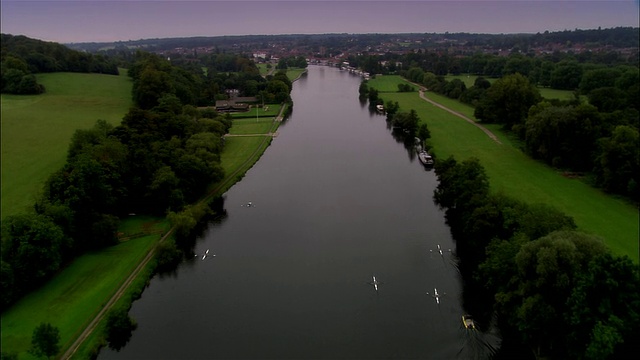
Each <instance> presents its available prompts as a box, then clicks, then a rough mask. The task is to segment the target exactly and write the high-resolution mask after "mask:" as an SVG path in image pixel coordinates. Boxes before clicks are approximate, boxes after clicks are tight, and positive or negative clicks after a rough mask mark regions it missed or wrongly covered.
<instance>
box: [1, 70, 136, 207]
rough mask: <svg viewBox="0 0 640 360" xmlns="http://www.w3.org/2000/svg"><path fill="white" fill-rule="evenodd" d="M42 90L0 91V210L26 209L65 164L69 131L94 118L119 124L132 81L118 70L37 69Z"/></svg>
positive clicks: (89, 123)
mask: <svg viewBox="0 0 640 360" xmlns="http://www.w3.org/2000/svg"><path fill="white" fill-rule="evenodd" d="M37 79H38V82H40V83H42V84H43V85H44V86H45V87H46V93H44V94H41V95H20V96H19V95H7V94H2V96H1V97H0V100H1V108H2V115H1V120H2V190H1V191H2V199H1V201H2V203H1V208H0V210H1V212H2V213H1V216H2V217H3V218H4V217H5V216H7V215H14V214H17V213H22V212H24V210H25V209H27V208H29V207H31V206H32V205H33V203H34V200H35V198H36V195H37V194H38V193H39V191H40V190H41V189H42V185H43V183H44V181H45V180H46V179H47V177H48V176H49V175H51V174H52V173H53V172H54V171H56V170H58V169H59V168H61V167H62V165H64V162H65V158H66V156H67V149H68V147H69V141H70V139H71V136H72V135H73V133H74V132H75V131H76V130H77V129H88V128H91V127H93V125H94V124H95V123H96V121H97V120H98V119H104V120H106V121H107V122H109V123H110V124H113V125H117V124H120V121H121V120H122V117H123V116H124V115H125V114H126V112H127V111H128V110H129V107H130V106H131V86H132V82H131V80H130V79H129V77H128V76H127V75H126V70H124V69H120V75H119V76H114V75H101V74H79V73H50V74H38V75H37Z"/></svg>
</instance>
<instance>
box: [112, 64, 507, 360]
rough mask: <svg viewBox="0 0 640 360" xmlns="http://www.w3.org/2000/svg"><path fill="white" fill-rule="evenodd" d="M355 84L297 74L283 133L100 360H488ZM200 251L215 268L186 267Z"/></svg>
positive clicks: (420, 209) (413, 163)
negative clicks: (121, 341) (121, 342)
mask: <svg viewBox="0 0 640 360" xmlns="http://www.w3.org/2000/svg"><path fill="white" fill-rule="evenodd" d="M359 84H360V78H359V77H357V76H355V75H352V74H349V73H347V72H344V71H340V70H338V69H335V68H322V67H317V66H310V69H309V73H308V75H307V76H305V77H302V78H301V79H300V80H298V81H297V82H296V83H295V85H294V90H293V92H292V97H293V100H294V102H295V109H294V111H293V112H292V114H291V116H290V118H289V120H288V121H287V123H286V126H283V127H281V128H280V130H279V133H280V135H279V136H278V137H277V138H276V139H274V141H273V143H272V144H271V146H270V147H269V148H268V149H267V151H266V153H265V154H264V155H263V157H262V158H261V160H260V161H259V162H258V163H257V164H256V165H255V166H254V167H253V168H252V169H250V170H249V171H248V172H247V174H246V176H245V177H244V178H243V179H242V181H241V182H240V183H238V184H236V185H235V186H234V187H233V188H231V189H230V190H229V191H228V192H227V193H226V194H225V195H224V197H223V199H224V201H223V202H220V203H219V205H220V206H222V207H223V209H224V210H223V211H222V209H219V210H220V211H221V212H220V213H224V214H225V215H224V216H222V217H220V218H217V219H214V220H213V221H210V222H209V223H207V226H206V228H205V229H204V230H203V232H202V233H201V235H200V236H198V237H197V238H196V239H195V241H194V242H193V243H192V244H191V248H190V250H189V251H190V253H189V254H190V255H189V256H187V257H188V258H189V259H188V260H187V261H184V262H183V263H182V264H180V266H179V267H178V268H177V269H176V271H175V272H173V273H170V274H166V275H163V276H156V277H155V278H154V279H153V280H152V281H151V283H150V285H149V287H148V288H147V289H146V290H145V292H144V294H143V296H142V298H141V299H140V300H138V301H136V302H135V303H134V305H133V307H132V309H131V311H130V314H131V316H132V317H133V318H135V319H136V321H137V322H138V329H137V330H136V331H135V332H134V334H133V337H132V338H131V341H130V343H129V344H128V345H127V346H126V347H125V348H123V349H122V350H121V351H120V352H115V351H112V350H109V349H105V350H103V351H102V352H101V354H100V356H99V358H100V359H184V358H189V359H215V358H224V359H267V358H272V359H282V358H296V359H306V358H323V359H337V358H342V359H354V358H357V359H369V358H401V359H407V358H430V359H452V358H485V357H487V356H488V354H490V353H491V352H492V349H493V347H492V346H491V345H490V344H496V341H495V339H494V337H493V336H492V335H487V334H486V333H483V332H482V331H481V330H480V329H486V327H484V326H479V330H477V331H474V332H470V331H469V330H467V329H465V328H463V326H462V322H461V316H462V314H464V313H467V312H468V311H465V309H466V306H465V307H463V306H462V304H463V298H464V296H463V295H464V293H463V289H462V285H461V277H460V274H459V271H458V264H457V260H456V256H455V252H454V251H453V250H452V251H448V250H449V249H455V244H454V243H453V241H452V239H451V234H450V231H449V228H448V227H447V225H446V223H445V219H444V215H443V213H442V211H441V210H440V209H439V208H438V207H437V206H435V205H434V204H433V200H432V196H433V190H434V189H435V186H436V184H437V179H436V177H435V174H434V173H433V171H425V168H424V167H423V166H422V165H421V163H420V162H419V161H418V160H417V159H416V158H415V151H414V150H413V148H409V149H408V148H407V147H406V141H405V140H402V141H399V140H398V139H399V138H398V137H394V136H393V135H392V134H391V132H390V129H388V128H387V122H386V121H385V116H384V115H380V114H377V113H371V112H370V111H369V109H368V108H367V107H363V106H362V104H361V103H360V102H359V100H358V86H359ZM249 202H251V203H252V204H253V205H255V206H245V205H246V204H248V203H249ZM438 246H440V247H441V249H443V252H442V254H441V253H440V251H437V249H438ZM206 250H210V251H211V252H213V253H214V254H215V255H216V256H215V258H213V259H207V260H202V259H200V258H199V257H197V256H196V255H198V254H199V255H200V256H202V255H203V254H204V253H205V252H206ZM208 260H212V261H208ZM373 276H375V277H376V280H377V281H378V282H379V283H378V290H377V291H376V290H375V288H374V287H373V286H372V285H371V284H370V283H371V282H372V277H373ZM434 289H437V291H438V293H439V294H442V295H441V296H440V298H439V303H438V302H436V301H435V300H434V298H433V297H432V296H430V294H428V293H431V292H432V291H433V290H434ZM474 315H475V314H474ZM479 319H480V321H484V319H483V318H482V317H480V318H479ZM494 346H495V345H494Z"/></svg>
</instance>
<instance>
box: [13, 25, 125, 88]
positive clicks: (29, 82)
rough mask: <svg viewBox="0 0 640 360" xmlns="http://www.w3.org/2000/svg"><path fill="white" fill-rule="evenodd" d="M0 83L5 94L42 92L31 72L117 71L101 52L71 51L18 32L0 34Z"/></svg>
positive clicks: (114, 72)
mask: <svg viewBox="0 0 640 360" xmlns="http://www.w3.org/2000/svg"><path fill="white" fill-rule="evenodd" d="M0 43H1V58H0V61H1V63H2V74H1V75H0V78H1V81H2V83H1V84H0V91H1V92H2V93H8V94H20V95H24V94H41V93H43V92H44V91H45V89H44V86H42V84H38V82H37V81H36V78H35V76H34V75H33V74H37V73H47V72H84V73H100V74H112V75H117V74H118V67H117V65H116V62H115V61H114V60H112V59H111V58H109V57H106V56H104V55H93V54H89V53H85V52H80V51H76V50H71V49H69V48H67V47H65V46H64V45H61V44H58V43H53V42H45V41H41V40H37V39H31V38H28V37H26V36H22V35H17V36H14V35H9V34H1V35H0Z"/></svg>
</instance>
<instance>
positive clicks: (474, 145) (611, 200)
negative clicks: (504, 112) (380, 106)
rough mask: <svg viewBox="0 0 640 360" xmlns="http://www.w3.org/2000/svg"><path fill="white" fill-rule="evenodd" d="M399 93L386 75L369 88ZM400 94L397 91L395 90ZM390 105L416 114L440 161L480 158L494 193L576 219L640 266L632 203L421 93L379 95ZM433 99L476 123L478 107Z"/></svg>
mask: <svg viewBox="0 0 640 360" xmlns="http://www.w3.org/2000/svg"><path fill="white" fill-rule="evenodd" d="M379 81H381V84H382V86H381V89H383V88H384V89H394V88H395V89H397V86H395V87H394V86H391V85H390V84H391V83H392V82H393V81H396V82H398V81H403V80H402V79H401V78H400V77H398V76H382V77H377V78H376V79H373V80H370V82H369V85H370V86H372V87H375V88H378V82H379ZM393 91H397V90H393ZM380 96H381V97H382V98H383V99H384V100H385V102H386V101H388V100H392V101H397V102H398V103H399V104H400V107H401V110H403V111H409V110H410V109H415V110H416V111H417V112H418V116H419V117H420V119H421V121H426V123H427V124H428V126H429V130H430V131H431V136H432V137H431V139H430V141H429V142H430V144H431V145H432V146H433V152H434V154H435V155H436V156H437V157H438V158H446V157H448V156H450V155H453V156H454V157H455V158H456V159H457V160H459V161H461V160H464V159H466V158H469V157H471V156H474V157H477V158H478V159H480V161H481V163H482V165H483V166H484V168H485V169H486V171H487V174H488V175H489V178H490V182H491V187H492V189H493V191H501V192H504V193H505V194H508V195H510V196H512V197H514V198H517V199H521V200H524V201H526V202H530V203H545V204H549V205H551V206H554V207H556V208H558V209H559V210H561V211H563V212H565V213H566V214H567V215H570V216H572V217H573V218H574V219H575V221H576V223H577V225H578V227H579V229H581V230H582V231H585V232H589V233H593V234H597V235H599V236H600V237H602V238H603V239H604V241H605V243H606V244H607V245H608V246H609V247H610V248H611V250H612V251H613V253H615V254H618V255H628V256H629V257H630V258H632V259H633V260H634V261H636V262H638V238H639V231H638V227H639V226H638V210H637V209H636V208H635V207H634V206H633V205H631V204H629V203H628V202H625V201H623V200H620V199H617V198H615V197H612V196H609V195H607V194H605V193H604V192H602V191H600V190H598V189H595V188H593V187H591V186H589V185H587V184H586V183H584V182H582V181H581V180H579V179H571V178H568V177H565V176H563V174H562V173H561V172H560V171H558V170H556V169H553V168H551V167H549V166H547V165H545V164H543V163H541V162H538V161H535V160H533V159H531V158H530V157H528V156H527V155H526V154H524V153H523V152H522V151H521V150H519V148H518V147H517V146H515V145H514V144H513V143H512V140H511V138H510V137H509V136H508V135H507V134H505V133H503V132H502V131H501V130H500V127H499V126H495V125H490V126H487V128H489V129H490V130H491V131H493V132H494V133H495V134H496V135H497V136H498V138H499V139H500V141H501V142H502V144H498V143H497V142H495V141H493V140H491V139H490V138H489V137H488V136H487V135H486V134H485V133H484V132H482V131H481V130H480V129H478V128H477V127H475V126H473V125H471V124H469V123H468V122H466V121H465V120H463V119H460V118H459V117H457V116H455V115H453V114H451V113H449V112H447V111H445V110H442V109H440V108H438V107H436V106H434V105H431V104H429V103H428V102H426V101H424V100H422V99H420V98H419V96H418V93H417V92H413V93H398V92H386V93H382V92H381V93H380ZM427 96H428V97H429V98H431V99H432V100H435V101H437V102H440V103H442V104H443V105H445V106H448V107H450V108H452V109H454V110H455V111H458V112H460V113H463V114H465V115H466V116H467V117H470V118H472V119H473V108H471V107H470V106H467V105H464V104H462V103H460V102H458V101H455V100H451V99H448V98H445V97H442V96H439V95H436V94H433V93H427Z"/></svg>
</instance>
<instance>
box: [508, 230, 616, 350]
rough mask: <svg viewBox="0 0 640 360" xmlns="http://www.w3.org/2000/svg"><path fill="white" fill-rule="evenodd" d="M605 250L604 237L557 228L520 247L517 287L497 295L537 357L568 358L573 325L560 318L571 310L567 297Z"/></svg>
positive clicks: (511, 322)
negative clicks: (595, 259) (590, 265)
mask: <svg viewBox="0 0 640 360" xmlns="http://www.w3.org/2000/svg"><path fill="white" fill-rule="evenodd" d="M606 252H607V249H606V247H605V245H604V244H603V242H602V240H601V239H599V238H597V237H594V236H592V235H587V234H583V233H579V232H574V231H557V232H554V233H551V234H549V235H547V236H545V237H542V238H540V239H538V240H535V241H532V242H529V243H526V244H524V245H522V246H521V247H520V250H519V251H518V254H517V255H516V257H515V264H516V268H517V272H516V275H515V276H516V278H515V279H514V281H512V282H511V283H512V284H513V286H512V287H511V288H510V289H503V291H500V292H498V294H496V300H497V303H496V306H497V308H498V311H499V313H500V314H503V316H504V317H505V320H506V321H507V322H508V323H510V324H511V325H512V326H513V328H514V329H517V330H518V331H519V334H520V336H521V337H522V339H523V341H525V342H526V343H528V344H529V345H530V346H531V348H532V350H533V352H534V353H535V354H536V355H537V356H548V355H555V356H561V357H562V356H566V348H565V343H566V336H567V334H568V333H569V331H570V330H571V329H570V326H569V324H568V323H567V322H566V321H562V320H561V319H563V318H564V316H565V315H566V314H567V313H568V311H569V306H568V304H567V298H568V297H569V296H570V295H571V293H572V292H573V289H574V288H575V286H576V285H577V283H578V281H579V277H580V274H581V273H583V272H584V271H586V270H587V269H588V264H589V263H590V261H591V260H593V259H594V258H595V257H597V256H599V255H600V254H602V253H606ZM559 320H560V321H559Z"/></svg>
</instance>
